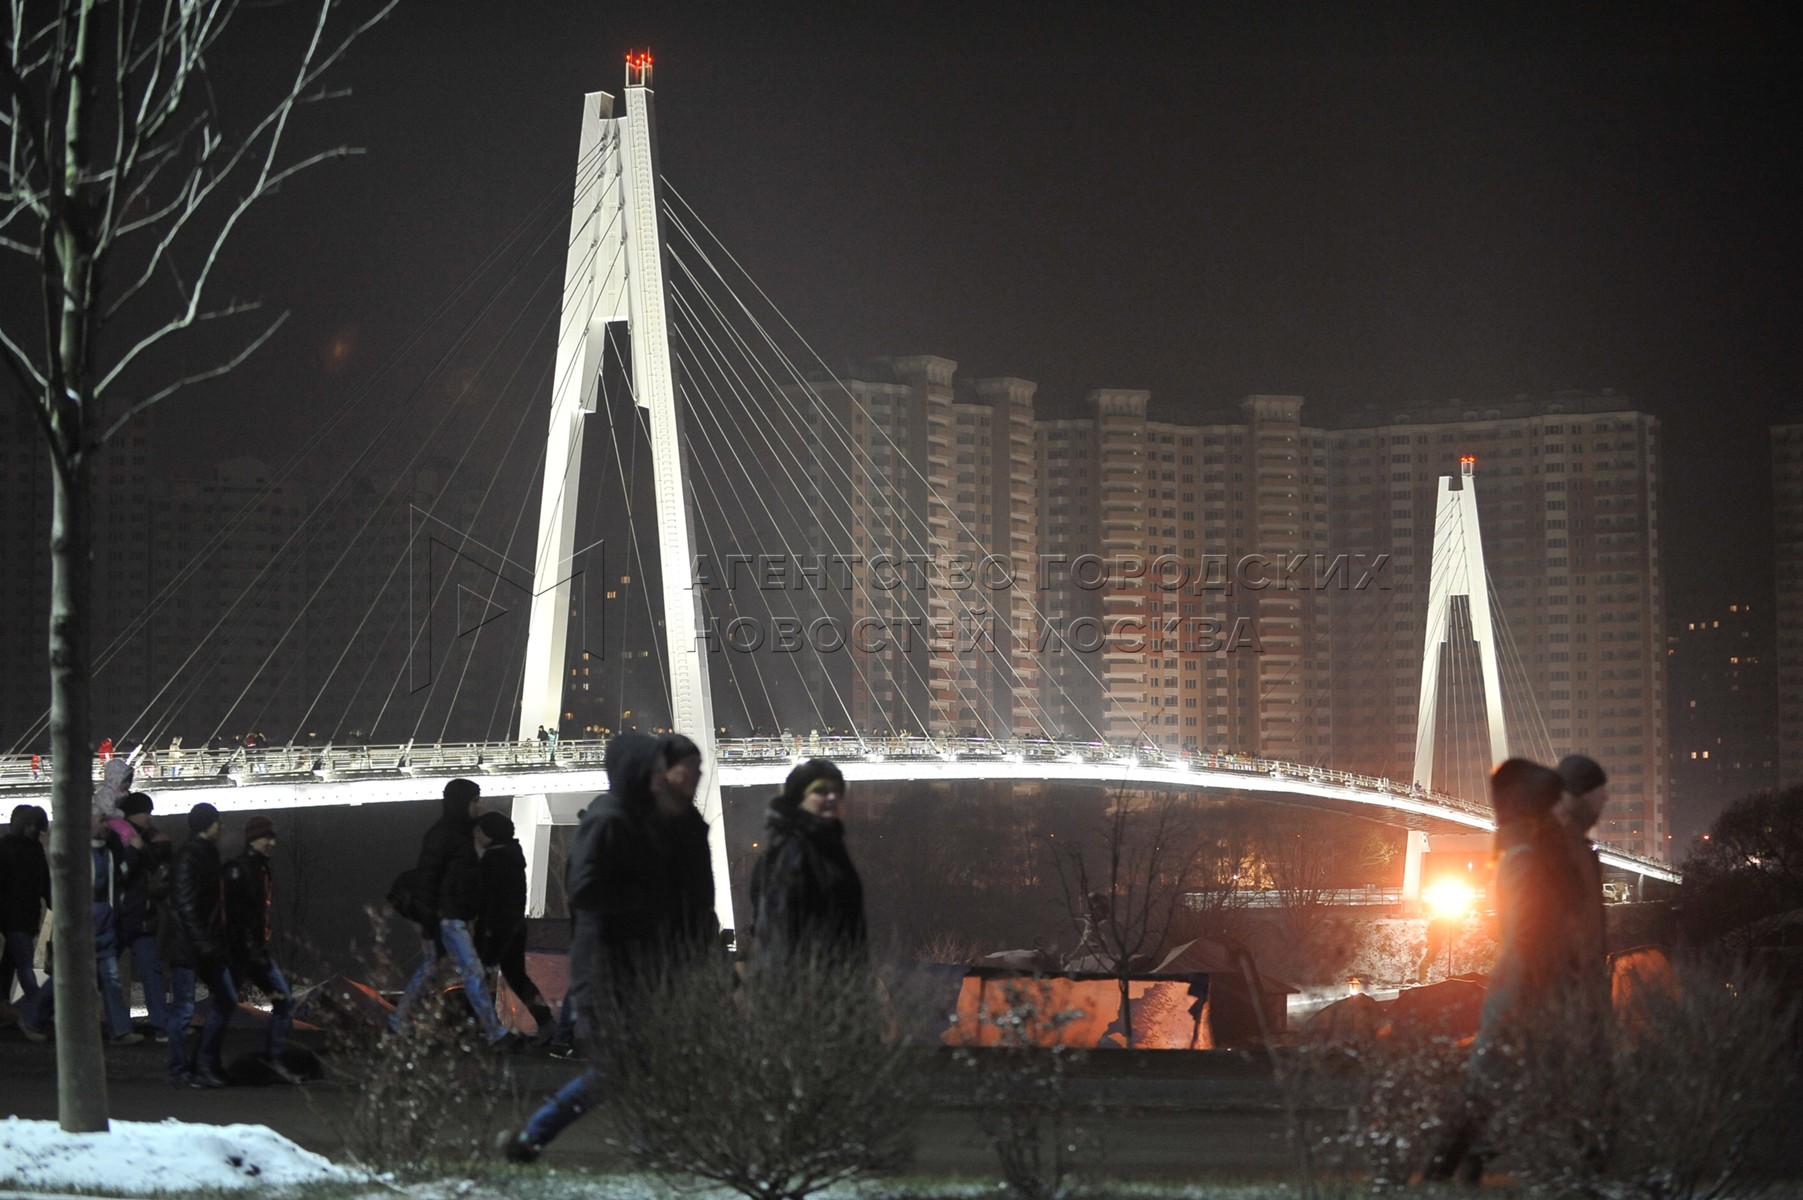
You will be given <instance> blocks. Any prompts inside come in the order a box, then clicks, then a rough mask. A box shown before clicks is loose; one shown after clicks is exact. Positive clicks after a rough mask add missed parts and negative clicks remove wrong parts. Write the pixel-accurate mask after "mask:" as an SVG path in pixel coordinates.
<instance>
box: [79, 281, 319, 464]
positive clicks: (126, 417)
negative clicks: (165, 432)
mask: <svg viewBox="0 0 1803 1200" xmlns="http://www.w3.org/2000/svg"><path fill="white" fill-rule="evenodd" d="M256 307H258V306H257V305H254V304H247V305H243V306H241V307H237V308H233V309H228V310H222V311H220V312H218V313H214V314H209V316H229V315H231V314H232V313H234V312H248V311H249V310H251V309H253V308H256ZM202 319H207V318H202ZM287 320H288V314H287V313H285V312H284V313H283V314H282V315H281V316H279V317H277V318H276V319H275V320H274V321H273V322H271V323H270V325H269V326H268V328H266V329H264V330H263V332H262V333H260V334H258V335H257V337H256V340H254V341H252V342H250V343H249V344H248V345H246V346H245V347H244V348H243V349H242V350H240V351H238V353H236V354H234V355H232V357H231V358H229V359H227V360H226V361H225V362H222V363H219V364H218V365H216V366H212V367H208V368H207V369H206V370H204V371H196V372H194V373H193V374H191V375H184V376H182V377H181V378H180V379H177V380H176V381H175V382H173V383H170V384H168V385H166V386H164V387H161V388H159V389H157V390H156V391H155V392H153V393H151V394H150V395H149V396H147V397H145V398H144V399H143V400H140V401H138V402H137V403H136V404H134V405H132V406H131V407H130V408H128V409H126V410H125V412H123V413H121V414H120V416H119V419H118V420H117V421H114V422H113V423H112V424H111V425H110V426H108V427H107V431H106V432H105V433H103V434H101V435H100V436H99V437H98V438H96V439H95V441H94V444H95V445H97V446H103V445H105V444H106V443H107V442H108V441H109V440H111V438H112V436H113V435H114V434H115V433H118V432H119V430H120V429H122V428H124V427H125V423H126V422H127V421H130V420H131V419H132V418H133V417H135V416H137V415H138V414H139V413H141V412H143V411H144V410H145V409H147V408H150V407H151V406H152V405H154V404H157V403H159V402H161V401H163V400H167V399H168V398H169V397H170V396H172V395H174V394H175V393H176V392H179V391H181V390H182V389H183V388H185V387H188V386H189V385H191V384H196V383H201V382H203V381H205V380H208V379H217V378H218V377H219V376H221V375H224V374H226V373H228V372H230V371H234V370H236V369H237V368H238V367H239V366H240V365H241V364H242V363H243V362H244V361H245V360H246V359H248V358H249V357H250V356H251V355H253V354H255V353H256V352H257V350H258V349H259V348H261V347H262V345H263V343H264V342H267V341H268V340H269V339H270V338H271V337H272V336H274V334H275V331H276V330H278V329H280V328H281V327H282V325H283V323H284V322H286V321H287Z"/></svg>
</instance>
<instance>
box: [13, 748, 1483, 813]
mask: <svg viewBox="0 0 1803 1200" xmlns="http://www.w3.org/2000/svg"><path fill="white" fill-rule="evenodd" d="M606 749H607V743H606V741H605V740H604V739H582V740H568V739H563V740H559V741H557V742H555V743H548V742H540V741H537V740H525V741H503V742H431V743H418V742H407V743H402V744H399V745H342V746H341V745H335V744H328V745H321V746H298V745H279V746H231V747H218V748H208V749H198V748H196V749H189V748H186V747H172V748H169V749H165V750H152V749H144V750H138V751H134V752H133V755H132V763H133V766H134V767H135V769H136V771H137V775H138V780H139V786H141V787H149V786H151V785H152V784H155V783H162V784H165V785H167V784H169V783H190V782H198V781H211V780H217V779H231V780H233V781H234V782H236V783H240V784H254V783H260V782H270V783H274V782H279V781H292V780H295V779H298V778H303V777H311V778H315V779H327V780H329V779H346V778H355V777H357V776H361V775H369V774H391V773H397V772H398V773H410V774H423V775H441V774H455V773H457V772H461V771H471V772H477V771H495V770H498V769H524V770H530V769H534V768H551V769H560V768H568V767H596V766H599V765H600V764H601V761H602V757H603V755H604V754H605V752H606ZM718 752H719V758H720V763H721V765H723V766H726V765H734V764H745V765H753V764H769V763H783V762H794V761H799V760H801V759H803V758H810V757H823V758H832V759H839V760H843V761H847V762H881V761H889V760H894V761H898V762H922V763H926V762H958V761H964V762H983V761H990V762H1016V763H1052V762H1064V763H1072V764H1076V763H1102V764H1113V765H1118V766H1120V767H1122V768H1123V769H1126V770H1131V769H1133V768H1136V767H1155V768H1165V769H1171V770H1184V771H1199V770H1200V771H1214V772H1226V773H1239V774H1246V775H1265V776H1270V777H1272V778H1275V779H1288V780H1295V781H1298V782H1307V783H1320V784H1330V785H1336V786H1340V787H1347V788H1353V789H1357V790H1359V791H1367V792H1376V793H1380V794H1383V795H1389V796H1408V797H1413V798H1416V799H1419V800H1421V801H1422V802H1424V803H1430V804H1435V805H1438V806H1441V807H1445V808H1451V809H1454V810H1457V811H1460V812H1466V813H1470V814H1472V815H1476V816H1488V815H1489V806H1488V805H1486V804H1483V803H1480V802H1474V801H1471V800H1467V799H1464V798H1463V797H1459V796H1452V795H1448V794H1447V793H1444V792H1436V791H1432V790H1430V789H1427V788H1423V787H1420V786H1419V785H1408V784H1399V783H1397V782H1395V781H1394V780H1391V779H1386V778H1383V777H1382V776H1376V775H1360V774H1357V773H1354V772H1350V771H1337V770H1334V769H1332V768H1329V767H1321V766H1312V765H1309V764H1306V763H1293V762H1286V761H1284V760H1281V759H1271V758H1261V757H1257V756H1254V755H1247V754H1229V753H1218V752H1207V751H1170V750H1163V749H1160V748H1158V747H1155V746H1131V745H1119V744H1113V743H1108V742H1099V741H1070V740H1054V739H1039V738H1021V739H1014V740H1006V741H1004V740H998V739H990V738H979V737H943V738H938V737H915V736H893V737H882V736H862V737H860V736H844V735H818V734H812V735H807V736H798V735H785V736H780V737H777V736H772V737H751V738H730V739H723V740H721V741H720V743H719V750H718ZM53 767H54V764H53V761H52V760H51V758H50V757H49V756H48V755H45V756H41V757H40V756H35V755H7V756H0V788H18V787H20V786H21V785H23V786H24V787H26V788H31V787H32V785H37V787H39V788H41V787H42V786H43V785H44V783H46V782H47V781H48V780H49V779H50V776H51V772H52V770H53ZM104 768H105V763H104V762H103V761H102V760H101V759H99V758H98V757H97V758H96V759H95V760H94V778H95V780H96V781H98V780H99V779H100V778H101V773H102V771H103V770H104Z"/></svg>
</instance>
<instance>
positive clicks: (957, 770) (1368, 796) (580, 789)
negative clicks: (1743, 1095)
mask: <svg viewBox="0 0 1803 1200" xmlns="http://www.w3.org/2000/svg"><path fill="white" fill-rule="evenodd" d="M719 752H720V759H721V761H720V763H719V766H718V768H717V771H718V778H719V783H720V786H721V787H726V788H750V789H754V790H763V791H766V792H774V791H775V790H777V788H779V787H780V786H781V784H782V781H783V777H784V776H786V775H787V774H788V772H789V769H790V767H791V766H792V765H793V764H794V762H795V761H796V759H797V758H799V757H802V756H806V755H813V754H820V755H825V756H827V757H830V758H833V759H834V760H836V761H837V762H838V763H839V764H840V766H841V767H842V768H843V769H844V771H845V776H846V778H847V779H848V780H850V781H852V782H854V783H1063V784H1088V785H1092V786H1095V787H1100V788H1108V789H1115V790H1119V789H1126V790H1130V791H1179V792H1196V793H1199V794H1204V795H1208V796H1211V797H1215V798H1219V799H1235V798H1238V799H1248V800H1263V801H1268V802H1271V803H1279V804H1290V805H1298V806H1305V807H1309V808H1315V809H1321V810H1326V811H1332V812H1340V813H1346V814H1350V815H1354V816H1359V817H1363V818H1366V819H1369V820H1372V821H1377V822H1380V823H1382V824H1385V825H1391V826H1396V827H1400V828H1406V829H1415V830H1422V831H1424V832H1427V833H1429V834H1434V833H1461V834H1463V833H1473V832H1488V831H1490V830H1491V829H1492V828H1493V827H1494V826H1493V823H1492V821H1491V819H1490V814H1489V812H1488V810H1487V808H1486V807H1485V806H1481V805H1475V804H1472V803H1471V802H1469V801H1465V800H1461V799H1459V798H1457V797H1453V796H1444V795H1439V794H1435V793H1428V792H1416V791H1413V790H1412V789H1410V788H1408V787H1406V786H1402V785H1399V784H1396V783H1394V782H1392V781H1389V780H1384V779H1378V778H1373V777H1371V776H1362V775H1351V774H1347V773H1345V772H1341V771H1328V770H1322V769H1320V768H1312V767H1307V766H1303V765H1299V764H1295V763H1284V762H1276V761H1272V760H1267V759H1246V758H1240V759H1222V758H1216V757H1214V756H1209V755H1200V756H1195V757H1193V758H1187V759H1186V758H1183V757H1181V756H1178V755H1164V754H1157V753H1152V752H1142V753H1138V754H1136V753H1135V752H1133V751H1131V750H1121V749H1119V748H1118V747H1108V746H1102V745H1098V744H1095V743H1048V742H1022V743H999V742H990V741H984V740H971V741H957V740H935V741H927V740H925V739H919V740H914V739H909V740H905V741H904V740H897V741H893V742H890V743H888V744H887V745H884V746H878V745H875V744H872V743H860V742H859V741H857V740H856V739H827V740H821V741H815V742H807V743H804V744H798V743H795V742H792V741H779V740H777V739H760V740H754V741H740V742H734V741H722V742H720V744H719ZM601 754H602V745H601V743H598V742H575V743H568V742H566V743H564V744H562V745H560V746H559V747H558V751H557V762H556V764H554V765H553V764H552V763H549V762H547V761H545V758H546V754H545V751H544V750H543V749H542V748H540V747H539V746H536V745H532V744H521V743H517V742H505V743H492V744H486V745H483V744H475V745H470V744H463V745H455V746H450V745H446V746H411V747H409V746H379V747H378V746H372V747H357V748H354V749H344V748H339V749H324V750H320V749H307V748H300V747H296V748H293V749H289V748H286V747H281V748H272V749H269V750H264V751H253V752H250V753H249V754H246V753H245V752H243V751H232V752H207V753H190V754H188V755H186V756H185V757H184V758H182V759H181V760H179V761H177V762H164V763H160V764H157V765H156V766H155V767H149V768H145V769H144V770H143V771H142V772H141V775H140V778H139V781H138V784H137V786H138V787H140V788H142V789H144V790H146V791H149V792H151V793H152V794H154V795H155V796H156V799H157V811H158V812H159V813H162V814H176V813H184V812H186V811H188V809H190V808H192V807H193V806H194V805H196V804H199V803H201V802H203V801H205V802H206V803H209V804H212V805H214V806H215V807H217V808H218V809H219V810H220V811H221V812H240V813H241V812H252V811H269V810H272V809H288V808H303V807H310V806H322V805H340V804H391V803H402V802H417V801H434V800H437V799H438V798H439V796H440V795H441V794H442V793H443V790H444V784H445V781H446V780H448V779H452V778H455V777H457V776H459V775H462V776H467V777H469V778H472V779H475V780H478V781H479V782H480V783H481V785H482V792H483V795H484V796H486V797H488V798H490V799H496V800H498V799H502V798H506V797H510V796H514V795H543V796H546V797H547V799H548V801H549V804H550V808H551V814H552V818H553V820H554V821H555V822H556V823H558V824H573V823H574V822H575V820H576V817H577V814H579V813H580V812H581V811H582V809H583V808H585V807H586V806H587V805H588V803H589V801H590V800H592V799H593V798H594V796H595V794H596V793H597V792H600V791H603V790H605V789H606V787H607V776H606V774H605V773H604V772H603V771H602V769H601ZM43 776H44V778H43V779H42V780H41V781H36V780H32V779H31V774H30V765H29V760H15V759H7V760H0V798H4V801H5V802H7V803H9V804H16V803H24V802H28V801H38V802H42V803H45V804H46V806H48V794H49V783H48V778H49V772H48V770H45V771H44V772H43ZM1599 850H1600V854H1601V857H1602V860H1603V862H1604V864H1605V865H1607V866H1610V867H1615V868H1618V869H1620V870H1624V871H1628V872H1632V873H1634V874H1638V875H1644V876H1647V877H1649V878H1653V879H1662V880H1667V881H1670V882H1674V883H1675V882H1679V880H1680V877H1679V875H1678V873H1677V872H1676V871H1674V870H1672V869H1671V868H1670V867H1668V866H1666V865H1665V864H1663V863H1660V862H1656V861H1653V860H1650V859H1643V858H1640V857H1637V856H1635V855H1630V854H1622V853H1619V852H1617V851H1614V850H1610V849H1607V848H1599Z"/></svg>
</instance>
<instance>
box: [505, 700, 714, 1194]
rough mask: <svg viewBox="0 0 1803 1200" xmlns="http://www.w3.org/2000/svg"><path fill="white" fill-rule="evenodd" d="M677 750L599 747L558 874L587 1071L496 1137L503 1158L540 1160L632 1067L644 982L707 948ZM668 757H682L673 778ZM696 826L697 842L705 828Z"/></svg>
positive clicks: (619, 743)
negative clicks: (590, 788) (600, 788)
mask: <svg viewBox="0 0 1803 1200" xmlns="http://www.w3.org/2000/svg"><path fill="white" fill-rule="evenodd" d="M683 743H687V745H688V746H691V747H692V746H693V745H694V743H693V742H690V741H688V739H686V738H683V739H680V741H678V740H676V739H665V740H663V741H659V740H657V739H654V738H651V737H649V736H647V735H645V734H637V733H626V734H617V735H615V736H614V738H612V739H611V740H610V741H609V742H608V744H607V752H606V756H605V760H604V765H605V767H606V769H607V781H608V790H607V791H606V792H605V793H603V794H602V795H600V796H597V797H596V798H595V801H594V802H593V803H592V804H590V805H589V806H588V808H587V809H586V810H584V812H583V814H582V818H581V821H580V823H579V824H578V826H577V830H576V840H575V843H574V846H573V848H572V850H571V854H570V861H569V866H568V869H567V871H566V874H565V891H566V893H567V894H568V896H569V901H570V908H571V911H572V913H573V915H574V920H575V927H574V930H573V932H572V936H571V943H570V983H571V987H572V989H573V990H574V994H575V1008H576V1012H577V1019H578V1023H579V1028H580V1029H581V1030H582V1031H583V1032H584V1034H585V1035H586V1036H587V1038H588V1039H589V1041H590V1064H589V1066H588V1068H587V1069H586V1070H585V1071H584V1072H583V1073H582V1074H581V1075H579V1076H578V1077H577V1078H576V1079H574V1080H572V1081H570V1082H569V1083H568V1084H566V1085H565V1086H564V1087H563V1088H562V1089H561V1090H560V1091H559V1092H558V1093H557V1094H556V1095H555V1096H553V1097H552V1098H551V1099H550V1100H549V1101H547V1102H546V1103H545V1104H544V1105H543V1106H541V1107H540V1108H539V1110H538V1111H537V1112H535V1113H533V1114H532V1116H531V1118H530V1119H529V1120H527V1122H526V1124H525V1125H524V1126H523V1127H522V1128H521V1129H520V1130H519V1131H518V1132H517V1133H508V1134H504V1135H502V1150H503V1152H504V1153H505V1155H506V1157H507V1158H508V1159H509V1160H511V1161H514V1162H531V1161H533V1160H535V1159H536V1158H538V1156H539V1154H540V1153H541V1152H542V1151H543V1149H544V1148H545V1146H547V1145H548V1144H550V1142H551V1141H552V1139H553V1138H555V1137H556V1136H557V1135H558V1134H559V1133H561V1132H562V1131H563V1130H564V1129H566V1128H568V1127H569V1126H570V1125H571V1124H572V1123H573V1122H575V1121H576V1120H577V1119H578V1118H580V1117H581V1116H582V1115H583V1114H584V1113H586V1112H587V1111H589V1109H591V1108H593V1107H594V1105H595V1104H596V1103H597V1102H598V1101H599V1100H600V1098H601V1097H602V1095H603V1094H604V1092H605V1090H606V1081H607V1079H608V1077H609V1076H610V1075H612V1074H617V1073H618V1072H620V1071H621V1070H625V1069H631V1067H630V1064H631V1063H632V1061H633V1059H634V1054H633V1050H632V1046H633V1038H634V1028H635V1020H634V1016H633V1010H634V1008H635V1006H636V1004H637V1003H639V1002H640V997H641V996H642V994H643V988H644V987H645V985H646V984H647V983H648V982H650V981H652V980H654V979H656V978H658V977H659V975H660V974H661V973H662V972H663V971H665V970H668V969H670V968H671V967H673V966H675V965H676V964H677V963H678V962H679V961H680V960H682V959H684V958H687V957H690V956H696V955H702V954H706V953H708V952H709V951H710V950H712V948H713V947H712V945H710V944H703V943H702V942H700V941H698V940H697V939H698V938H699V937H700V936H701V930H702V929H703V928H705V926H704V925H703V924H702V923H700V922H699V921H698V920H697V919H696V915H695V913H694V911H693V901H692V900H685V895H689V894H690V892H691V891H692V890H694V889H698V887H699V880H698V879H685V872H686V871H687V870H689V869H691V865H685V864H687V862H688V860H687V859H686V858H685V854H684V846H685V845H686V844H687V839H688V837H689V836H690V834H691V833H692V832H693V829H694V826H693V824H692V823H690V822H688V821H687V820H686V819H683V810H684V808H685V806H686V807H687V808H689V809H692V808H693V802H694V794H695V787H696V784H697V783H698V781H699V779H700V771H699V766H700V754H699V751H696V752H695V754H694V755H693V756H690V755H688V754H687V753H686V752H685V750H684V748H683ZM671 751H674V752H675V753H677V754H679V755H681V756H682V758H681V759H680V760H679V762H678V764H677V765H678V770H677V771H675V772H674V773H672V772H671V770H670V766H671V763H670V761H669V753H670V752H671ZM672 774H674V776H675V778H674V782H673V781H672ZM685 793H686V794H685ZM700 830H701V836H702V839H703V844H704V845H705V839H706V831H707V825H706V822H705V821H703V822H701V825H700ZM708 870H709V877H708V882H707V886H708V892H709V896H710V900H709V905H710V907H711V903H712V901H711V895H712V878H711V874H712V869H711V866H710V867H709V869H708Z"/></svg>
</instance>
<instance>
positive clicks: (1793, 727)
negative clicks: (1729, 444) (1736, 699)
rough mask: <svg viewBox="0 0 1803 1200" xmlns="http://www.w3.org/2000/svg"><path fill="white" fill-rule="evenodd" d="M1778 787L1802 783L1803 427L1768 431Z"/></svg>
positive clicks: (1787, 427)
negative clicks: (1774, 572)
mask: <svg viewBox="0 0 1803 1200" xmlns="http://www.w3.org/2000/svg"><path fill="white" fill-rule="evenodd" d="M1772 524H1773V529H1774V535H1775V542H1776V545H1775V547H1774V550H1775V557H1776V563H1775V565H1776V568H1777V577H1776V583H1777V596H1776V611H1777V622H1778V645H1777V662H1776V671H1777V685H1778V786H1780V787H1790V786H1791V785H1792V784H1797V783H1803V423H1797V424H1787V425H1774V426H1772Z"/></svg>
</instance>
